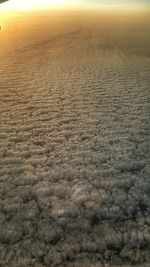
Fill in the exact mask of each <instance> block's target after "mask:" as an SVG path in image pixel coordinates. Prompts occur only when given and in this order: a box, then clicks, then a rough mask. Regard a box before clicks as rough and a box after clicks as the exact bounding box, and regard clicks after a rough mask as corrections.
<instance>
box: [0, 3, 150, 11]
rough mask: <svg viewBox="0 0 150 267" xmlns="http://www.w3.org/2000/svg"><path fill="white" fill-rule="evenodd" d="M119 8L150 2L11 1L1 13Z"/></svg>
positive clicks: (0, 6) (139, 5) (138, 5)
mask: <svg viewBox="0 0 150 267" xmlns="http://www.w3.org/2000/svg"><path fill="white" fill-rule="evenodd" d="M118 7H126V8H129V9H130V8H135V7H138V8H140V7H144V8H149V7H150V1H149V0H145V1H141V0H135V1H132V2H131V1H129V0H122V1H119V0H108V1H107V0H95V1H92V0H81V1H80V0H76V1H75V0H55V1H54V0H40V1H36V0H32V1H31V0H10V1H7V2H5V3H3V4H2V5H0V11H9V12H10V11H12V12H14V11H19V10H20V11H26V10H43V9H93V8H94V9H101V8H106V9H107V8H108V9H111V8H112V9H114V8H118Z"/></svg>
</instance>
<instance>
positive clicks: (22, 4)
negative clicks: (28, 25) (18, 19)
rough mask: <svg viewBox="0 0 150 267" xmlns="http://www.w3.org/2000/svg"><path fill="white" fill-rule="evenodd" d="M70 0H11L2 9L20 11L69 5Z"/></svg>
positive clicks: (0, 8)
mask: <svg viewBox="0 0 150 267" xmlns="http://www.w3.org/2000/svg"><path fill="white" fill-rule="evenodd" d="M70 3H71V1H69V0H38V1H37V0H10V1H8V2H6V3H3V4H2V5H1V6H0V11H12V12H13V11H20V10H23V11H24V10H34V9H45V8H48V7H50V8H63V7H66V6H69V5H70Z"/></svg>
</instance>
